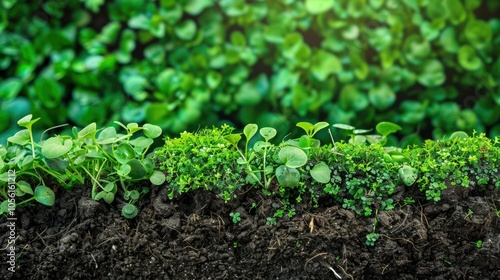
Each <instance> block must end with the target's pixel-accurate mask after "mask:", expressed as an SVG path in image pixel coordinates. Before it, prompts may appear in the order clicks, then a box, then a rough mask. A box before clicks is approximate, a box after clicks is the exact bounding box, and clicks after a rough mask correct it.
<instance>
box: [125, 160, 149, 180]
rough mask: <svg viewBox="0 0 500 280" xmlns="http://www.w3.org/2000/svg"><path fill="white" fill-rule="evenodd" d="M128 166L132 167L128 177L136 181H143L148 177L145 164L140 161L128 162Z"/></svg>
mask: <svg viewBox="0 0 500 280" xmlns="http://www.w3.org/2000/svg"><path fill="white" fill-rule="evenodd" d="M127 165H129V166H130V172H129V173H128V176H130V177H131V178H132V179H134V180H138V179H143V178H144V176H146V173H147V170H146V167H144V164H142V162H141V161H140V160H138V159H133V160H130V161H129V162H127Z"/></svg>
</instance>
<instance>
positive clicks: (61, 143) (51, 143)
mask: <svg viewBox="0 0 500 280" xmlns="http://www.w3.org/2000/svg"><path fill="white" fill-rule="evenodd" d="M71 147H73V141H71V139H62V138H60V137H51V138H49V139H47V140H45V142H43V145H42V155H43V156H44V157H46V158H58V157H61V156H63V155H65V154H67V153H68V152H69V150H71Z"/></svg>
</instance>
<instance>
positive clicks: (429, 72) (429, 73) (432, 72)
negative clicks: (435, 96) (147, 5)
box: [418, 59, 446, 87]
mask: <svg viewBox="0 0 500 280" xmlns="http://www.w3.org/2000/svg"><path fill="white" fill-rule="evenodd" d="M445 81H446V75H445V73H444V67H443V64H441V62H440V61H439V60H435V59H434V60H428V61H426V62H425V63H424V64H423V65H422V68H421V69H420V73H419V76H418V82H419V83H420V84H422V85H424V86H426V87H436V86H440V85H442V84H443V83H444V82H445Z"/></svg>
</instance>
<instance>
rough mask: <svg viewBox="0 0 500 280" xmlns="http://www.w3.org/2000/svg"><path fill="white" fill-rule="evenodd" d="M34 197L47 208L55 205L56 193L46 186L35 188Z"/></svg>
mask: <svg viewBox="0 0 500 280" xmlns="http://www.w3.org/2000/svg"><path fill="white" fill-rule="evenodd" d="M33 197H34V198H35V200H36V201H38V202H39V203H41V204H43V205H46V206H52V205H54V202H55V200H56V195H55V193H54V191H52V190H51V189H50V188H48V187H46V186H37V187H36V188H35V194H34V195H33Z"/></svg>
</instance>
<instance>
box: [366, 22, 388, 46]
mask: <svg viewBox="0 0 500 280" xmlns="http://www.w3.org/2000/svg"><path fill="white" fill-rule="evenodd" d="M368 34H369V35H368V42H369V43H370V45H371V46H372V47H373V48H374V49H375V50H376V51H378V52H381V51H383V50H385V49H387V48H388V47H389V46H390V45H391V42H392V34H391V31H390V30H389V29H388V28H385V27H378V28H375V29H374V30H371V31H368Z"/></svg>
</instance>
